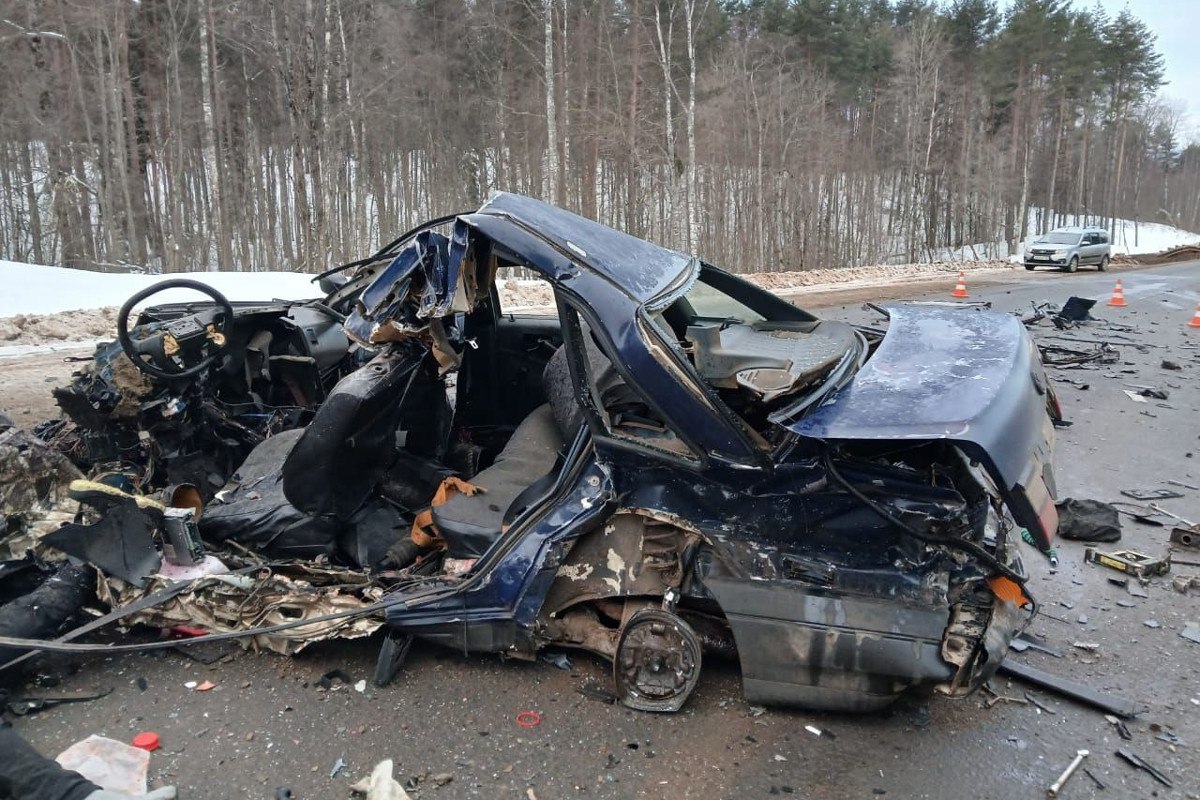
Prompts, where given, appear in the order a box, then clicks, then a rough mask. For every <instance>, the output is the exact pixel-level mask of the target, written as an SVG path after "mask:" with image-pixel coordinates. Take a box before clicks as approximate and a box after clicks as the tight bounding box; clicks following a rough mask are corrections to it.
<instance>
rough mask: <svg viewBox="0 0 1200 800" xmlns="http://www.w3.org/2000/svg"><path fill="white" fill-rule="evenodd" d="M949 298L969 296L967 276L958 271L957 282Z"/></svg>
mask: <svg viewBox="0 0 1200 800" xmlns="http://www.w3.org/2000/svg"><path fill="white" fill-rule="evenodd" d="M950 296H951V297H958V298H963V297H970V296H971V295H969V294H967V276H966V275H965V274H963V271H962V270H959V271H958V282H957V283H955V284H954V291H953V292H951V293H950Z"/></svg>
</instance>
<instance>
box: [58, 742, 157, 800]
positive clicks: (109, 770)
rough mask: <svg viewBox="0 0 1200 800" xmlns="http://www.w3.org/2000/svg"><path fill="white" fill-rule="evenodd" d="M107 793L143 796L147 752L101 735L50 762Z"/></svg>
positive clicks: (72, 748)
mask: <svg viewBox="0 0 1200 800" xmlns="http://www.w3.org/2000/svg"><path fill="white" fill-rule="evenodd" d="M54 760H55V761H57V762H58V763H59V766H61V767H62V768H63V769H71V770H75V771H76V772H78V773H79V774H80V775H82V776H83V777H85V778H87V779H88V780H89V781H91V782H92V783H94V784H96V785H97V786H99V787H100V788H102V789H107V790H108V791H110V792H122V793H124V794H129V795H134V796H137V797H140V796H141V795H144V794H145V793H146V772H147V770H148V769H149V767H150V753H149V752H147V751H146V750H142V749H140V748H137V747H133V746H132V745H128V744H125V743H124V742H118V741H117V740H116V739H109V738H107V737H105V736H89V737H88V738H86V739H84V740H83V741H81V742H76V743H75V744H73V745H71V746H70V747H68V748H67V749H66V750H64V751H62V752H61V753H59V754H58V757H57V758H55V759H54Z"/></svg>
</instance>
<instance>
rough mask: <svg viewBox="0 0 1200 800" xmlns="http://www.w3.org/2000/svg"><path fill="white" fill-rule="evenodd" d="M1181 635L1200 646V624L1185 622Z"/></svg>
mask: <svg viewBox="0 0 1200 800" xmlns="http://www.w3.org/2000/svg"><path fill="white" fill-rule="evenodd" d="M1179 635H1180V636H1181V637H1183V638H1184V639H1187V640H1188V641H1189V642H1195V643H1196V644H1200V622H1185V623H1184V625H1183V630H1181V631H1180V632H1179Z"/></svg>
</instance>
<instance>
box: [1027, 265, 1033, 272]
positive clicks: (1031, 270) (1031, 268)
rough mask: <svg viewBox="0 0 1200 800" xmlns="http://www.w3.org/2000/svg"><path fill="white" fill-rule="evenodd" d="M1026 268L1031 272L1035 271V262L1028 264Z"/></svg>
mask: <svg viewBox="0 0 1200 800" xmlns="http://www.w3.org/2000/svg"><path fill="white" fill-rule="evenodd" d="M1025 269H1027V270H1029V271H1030V272H1033V270H1034V266H1033V264H1026V265H1025Z"/></svg>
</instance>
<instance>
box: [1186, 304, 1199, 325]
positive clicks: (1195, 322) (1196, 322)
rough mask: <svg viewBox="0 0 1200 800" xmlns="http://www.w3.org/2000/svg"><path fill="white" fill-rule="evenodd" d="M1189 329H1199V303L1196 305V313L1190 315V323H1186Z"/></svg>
mask: <svg viewBox="0 0 1200 800" xmlns="http://www.w3.org/2000/svg"><path fill="white" fill-rule="evenodd" d="M1188 327H1189V328H1200V303H1196V313H1195V314H1192V321H1191V322H1189V323H1188Z"/></svg>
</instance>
